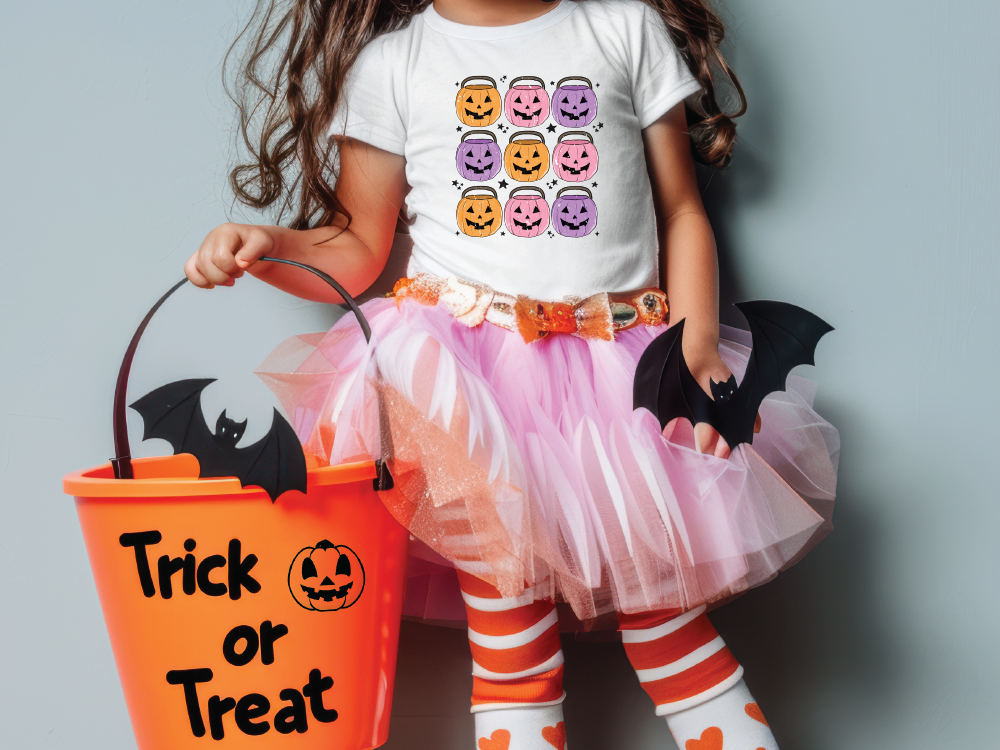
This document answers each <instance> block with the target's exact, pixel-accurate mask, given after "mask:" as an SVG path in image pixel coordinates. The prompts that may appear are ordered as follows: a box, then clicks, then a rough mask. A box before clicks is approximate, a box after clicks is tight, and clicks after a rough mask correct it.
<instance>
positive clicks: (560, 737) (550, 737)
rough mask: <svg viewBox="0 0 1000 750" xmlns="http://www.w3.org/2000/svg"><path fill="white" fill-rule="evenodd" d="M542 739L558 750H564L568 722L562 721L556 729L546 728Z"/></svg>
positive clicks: (543, 730)
mask: <svg viewBox="0 0 1000 750" xmlns="http://www.w3.org/2000/svg"><path fill="white" fill-rule="evenodd" d="M542 737H544V738H545V741H546V742H548V743H549V744H550V745H552V747H554V748H555V749H556V750H563V748H564V747H565V746H566V722H564V721H560V722H559V723H558V724H556V725H555V726H554V727H544V728H543V729H542Z"/></svg>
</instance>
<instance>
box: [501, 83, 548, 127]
mask: <svg viewBox="0 0 1000 750" xmlns="http://www.w3.org/2000/svg"><path fill="white" fill-rule="evenodd" d="M518 81H538V83H537V84H534V83H522V84H518ZM503 112H504V114H505V115H506V116H507V120H508V122H510V123H511V124H512V125H513V126H514V127H517V128H533V127H535V126H536V125H540V124H541V123H543V122H545V120H546V118H547V117H548V116H549V92H548V91H546V90H545V81H543V80H542V79H541V78H537V77H536V76H519V77H518V78H515V79H514V80H513V81H511V82H510V88H509V89H507V93H506V94H505V95H504V98H503Z"/></svg>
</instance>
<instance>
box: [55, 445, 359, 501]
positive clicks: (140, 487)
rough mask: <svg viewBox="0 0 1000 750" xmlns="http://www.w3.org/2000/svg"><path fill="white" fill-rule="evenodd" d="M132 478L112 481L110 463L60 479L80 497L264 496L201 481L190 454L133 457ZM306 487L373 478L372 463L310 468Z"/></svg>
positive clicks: (226, 481)
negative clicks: (133, 469)
mask: <svg viewBox="0 0 1000 750" xmlns="http://www.w3.org/2000/svg"><path fill="white" fill-rule="evenodd" d="M132 463H133V465H134V466H135V478H134V479H115V474H114V469H113V467H112V466H111V463H110V462H109V463H106V464H101V465H100V466H94V467H91V468H89V469H83V470H81V471H74V472H71V473H69V474H67V475H66V476H64V477H63V492H65V493H66V494H67V495H72V496H74V497H79V498H87V499H102V498H109V499H110V498H136V497H198V496H209V495H212V496H218V495H232V496H237V495H238V496H240V497H242V498H250V497H254V496H257V495H259V496H261V497H265V498H266V497H267V493H266V492H265V491H264V490H263V489H261V488H259V487H246V488H244V487H242V486H241V485H240V480H239V479H237V478H236V477H212V478H201V477H199V476H198V474H199V473H200V467H199V465H198V459H196V458H195V457H194V456H192V455H191V454H189V453H178V454H176V455H173V456H151V457H148V458H134V459H132ZM307 476H308V488H309V489H312V488H313V487H322V486H327V485H335V484H348V483H350V482H360V481H364V480H371V479H375V478H376V476H377V473H376V469H375V462H374V461H370V460H369V461H354V462H351V463H346V464H338V465H336V466H310V467H309V469H308V475H307Z"/></svg>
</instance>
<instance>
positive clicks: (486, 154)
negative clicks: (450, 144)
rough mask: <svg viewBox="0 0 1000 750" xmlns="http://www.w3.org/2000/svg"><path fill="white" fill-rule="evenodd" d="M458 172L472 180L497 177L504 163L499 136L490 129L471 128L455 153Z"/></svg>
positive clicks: (477, 180)
mask: <svg viewBox="0 0 1000 750" xmlns="http://www.w3.org/2000/svg"><path fill="white" fill-rule="evenodd" d="M455 165H456V166H457V167H458V173H459V174H460V175H462V177H464V178H465V179H467V180H470V181H472V182H485V181H486V180H492V179H493V178H494V177H496V175H497V172H499V171H500V167H501V166H502V165H503V155H502V154H501V153H500V146H499V145H497V137H496V136H495V135H493V133H491V132H490V131H488V130H470V131H469V132H468V133H466V134H465V135H463V136H462V142H461V143H460V144H458V151H457V152H456V153H455Z"/></svg>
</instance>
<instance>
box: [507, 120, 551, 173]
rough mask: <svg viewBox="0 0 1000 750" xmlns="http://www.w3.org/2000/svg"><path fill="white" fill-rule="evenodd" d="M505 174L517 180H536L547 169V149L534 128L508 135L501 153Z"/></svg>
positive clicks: (541, 137) (542, 138) (543, 139)
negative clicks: (508, 140) (508, 139)
mask: <svg viewBox="0 0 1000 750" xmlns="http://www.w3.org/2000/svg"><path fill="white" fill-rule="evenodd" d="M503 164H504V167H505V168H506V169H507V174H508V175H510V176H511V177H512V178H513V179H515V180H517V181H518V182H536V181H537V180H540V179H542V177H544V176H545V173H546V172H548V171H549V149H548V147H547V146H546V145H545V138H544V137H543V136H542V134H541V133H539V132H538V131H536V130H521V131H518V132H517V133H514V134H513V135H512V136H511V137H510V143H508V144H507V148H506V149H505V150H504V154H503Z"/></svg>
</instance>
